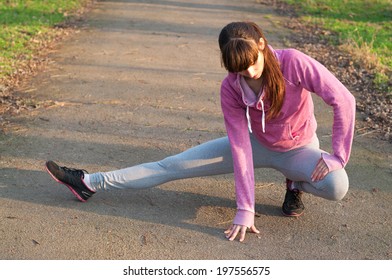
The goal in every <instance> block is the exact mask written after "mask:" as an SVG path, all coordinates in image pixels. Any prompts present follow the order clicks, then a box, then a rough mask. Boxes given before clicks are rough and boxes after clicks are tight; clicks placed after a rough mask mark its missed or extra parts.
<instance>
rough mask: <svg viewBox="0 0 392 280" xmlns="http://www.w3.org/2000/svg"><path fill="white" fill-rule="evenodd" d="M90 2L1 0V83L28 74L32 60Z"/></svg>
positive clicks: (86, 0) (85, 0)
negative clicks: (65, 23)
mask: <svg viewBox="0 0 392 280" xmlns="http://www.w3.org/2000/svg"><path fill="white" fill-rule="evenodd" d="M89 2H91V0H0V54H1V55H0V81H3V82H2V84H3V85H2V86H3V87H4V86H5V85H4V84H6V82H5V80H6V79H7V78H8V79H9V78H10V77H12V76H15V75H17V74H18V72H25V71H27V72H31V68H32V67H33V66H32V61H33V60H34V57H35V56H36V55H38V54H39V52H40V51H41V50H43V49H44V48H45V46H47V44H48V42H50V41H52V40H53V39H54V38H55V37H56V36H58V33H59V31H58V30H59V28H56V27H59V25H60V24H63V23H64V22H66V21H67V20H69V19H70V18H72V16H73V15H75V14H77V13H78V12H79V11H80V9H81V8H82V7H84V6H86V5H87V4H88V3H89Z"/></svg>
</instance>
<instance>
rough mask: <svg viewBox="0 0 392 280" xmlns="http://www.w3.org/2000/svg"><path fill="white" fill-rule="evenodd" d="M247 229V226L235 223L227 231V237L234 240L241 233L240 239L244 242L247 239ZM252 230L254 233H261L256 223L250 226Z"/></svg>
mask: <svg viewBox="0 0 392 280" xmlns="http://www.w3.org/2000/svg"><path fill="white" fill-rule="evenodd" d="M247 229H248V227H247V226H243V225H235V224H233V225H231V226H230V227H229V228H228V229H227V230H226V231H225V234H226V238H227V239H229V240H230V241H233V240H234V239H235V238H236V237H237V235H238V233H239V234H240V239H239V241H240V242H242V241H244V240H245V234H246V230H247ZM250 231H251V232H252V233H260V231H259V230H258V229H257V228H256V227H255V225H253V226H251V227H250Z"/></svg>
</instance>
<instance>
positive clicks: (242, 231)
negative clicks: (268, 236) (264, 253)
mask: <svg viewBox="0 0 392 280" xmlns="http://www.w3.org/2000/svg"><path fill="white" fill-rule="evenodd" d="M245 235H246V227H245V226H242V227H241V234H240V242H242V241H244V240H245Z"/></svg>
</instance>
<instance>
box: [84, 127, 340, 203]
mask: <svg viewBox="0 0 392 280" xmlns="http://www.w3.org/2000/svg"><path fill="white" fill-rule="evenodd" d="M251 142H252V149H253V159H254V166H255V168H262V167H265V168H274V169H276V170H278V171H280V172H282V173H283V175H284V176H286V177H287V178H289V179H291V180H292V181H295V182H296V187H297V188H298V189H300V190H302V191H305V192H308V193H311V194H313V195H316V196H319V197H323V198H326V199H330V200H340V199H342V198H343V197H344V195H345V194H346V193H347V190H348V177H347V174H346V171H345V170H344V169H339V170H336V171H333V172H330V173H329V174H328V175H327V176H326V177H325V178H324V179H323V180H322V181H319V182H312V180H311V179H310V176H311V174H312V171H313V169H314V167H315V166H316V163H317V161H318V160H319V159H320V156H321V153H322V152H324V151H322V150H320V149H319V140H318V139H317V137H315V138H314V140H313V141H312V143H310V144H309V145H306V146H303V147H300V148H297V149H294V150H291V151H288V152H274V151H271V150H268V149H266V148H265V147H263V146H262V145H261V144H260V143H259V142H258V141H257V140H256V139H255V138H254V137H253V135H252V134H251ZM229 173H233V161H232V155H231V149H230V143H229V140H228V138H227V137H222V138H218V139H215V140H212V141H208V142H205V143H203V144H201V145H198V146H195V147H193V148H190V149H188V150H186V151H184V152H182V153H179V154H177V155H174V156H169V157H167V158H165V159H163V160H161V161H157V162H149V163H143V164H140V165H136V166H132V167H128V168H125V169H120V170H115V171H111V172H99V173H94V174H91V175H90V183H91V185H92V186H93V187H94V188H95V189H96V190H109V189H127V188H134V189H140V188H151V187H154V186H157V185H160V184H163V183H166V182H169V181H173V180H178V179H185V178H194V177H202V176H210V175H219V174H229Z"/></svg>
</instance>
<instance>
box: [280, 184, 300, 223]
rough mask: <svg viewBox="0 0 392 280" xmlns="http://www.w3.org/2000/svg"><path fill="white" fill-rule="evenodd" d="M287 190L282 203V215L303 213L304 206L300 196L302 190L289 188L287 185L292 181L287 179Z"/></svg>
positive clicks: (288, 215) (297, 215)
mask: <svg viewBox="0 0 392 280" xmlns="http://www.w3.org/2000/svg"><path fill="white" fill-rule="evenodd" d="M286 184H287V191H286V195H285V198H284V202H283V205H282V212H283V215H285V216H287V217H299V216H301V215H302V214H303V212H304V210H305V206H304V204H303V203H302V200H301V196H302V192H301V191H299V190H291V189H290V188H289V186H290V185H291V184H292V181H291V180H289V179H287V180H286Z"/></svg>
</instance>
